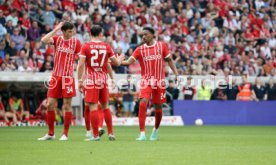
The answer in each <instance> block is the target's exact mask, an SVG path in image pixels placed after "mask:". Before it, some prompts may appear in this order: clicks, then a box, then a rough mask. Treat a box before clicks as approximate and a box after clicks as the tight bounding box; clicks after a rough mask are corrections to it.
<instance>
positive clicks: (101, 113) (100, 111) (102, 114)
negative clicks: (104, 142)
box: [98, 108, 104, 128]
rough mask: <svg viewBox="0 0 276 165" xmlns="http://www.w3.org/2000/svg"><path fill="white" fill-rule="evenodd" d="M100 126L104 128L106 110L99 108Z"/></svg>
mask: <svg viewBox="0 0 276 165" xmlns="http://www.w3.org/2000/svg"><path fill="white" fill-rule="evenodd" d="M98 111H99V128H103V121H104V111H103V110H102V109H101V108H99V109H98Z"/></svg>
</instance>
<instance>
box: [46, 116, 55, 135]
mask: <svg viewBox="0 0 276 165" xmlns="http://www.w3.org/2000/svg"><path fill="white" fill-rule="evenodd" d="M55 120H56V112H55V111H48V112H47V124H48V135H50V136H53V135H54V134H55V132H54V131H55V130H54V126H55Z"/></svg>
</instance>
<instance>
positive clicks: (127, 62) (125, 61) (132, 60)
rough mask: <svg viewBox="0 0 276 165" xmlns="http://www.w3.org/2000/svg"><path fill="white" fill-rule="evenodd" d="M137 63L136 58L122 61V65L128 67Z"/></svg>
mask: <svg viewBox="0 0 276 165" xmlns="http://www.w3.org/2000/svg"><path fill="white" fill-rule="evenodd" d="M135 61H136V60H135V58H134V57H132V56H130V57H129V58H128V59H127V60H124V61H122V63H121V65H123V66H128V65H130V64H133V63H134V62H135Z"/></svg>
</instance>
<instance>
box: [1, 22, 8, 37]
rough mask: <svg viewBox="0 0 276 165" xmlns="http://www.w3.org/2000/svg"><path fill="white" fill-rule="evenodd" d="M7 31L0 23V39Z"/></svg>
mask: <svg viewBox="0 0 276 165" xmlns="http://www.w3.org/2000/svg"><path fill="white" fill-rule="evenodd" d="M6 33H7V29H6V28H5V26H3V25H2V24H0V41H2V40H3V38H4V36H5V35H6Z"/></svg>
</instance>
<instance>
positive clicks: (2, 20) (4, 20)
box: [0, 10, 6, 26]
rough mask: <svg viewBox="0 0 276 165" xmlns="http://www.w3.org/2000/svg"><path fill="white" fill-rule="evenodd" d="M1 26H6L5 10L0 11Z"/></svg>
mask: <svg viewBox="0 0 276 165" xmlns="http://www.w3.org/2000/svg"><path fill="white" fill-rule="evenodd" d="M0 24H2V25H3V26H4V25H5V24H6V19H5V17H4V12H3V10H0Z"/></svg>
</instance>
